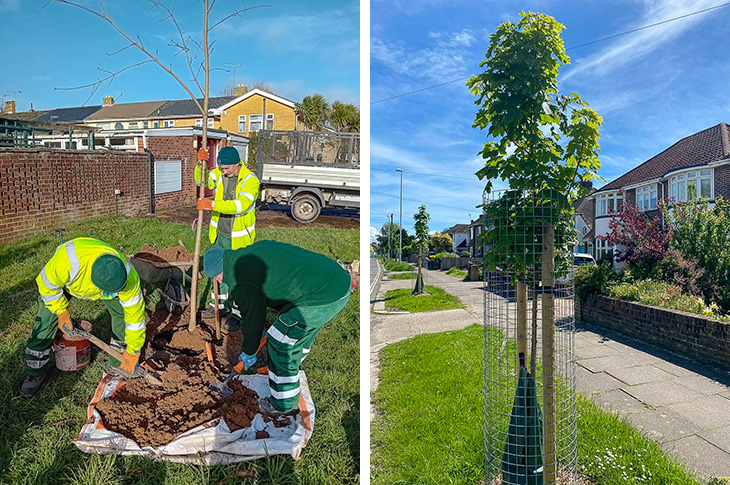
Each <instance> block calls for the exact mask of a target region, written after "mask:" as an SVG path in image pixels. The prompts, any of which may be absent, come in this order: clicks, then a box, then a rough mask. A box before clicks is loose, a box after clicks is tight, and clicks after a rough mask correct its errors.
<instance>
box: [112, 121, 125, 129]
mask: <svg viewBox="0 0 730 485" xmlns="http://www.w3.org/2000/svg"><path fill="white" fill-rule="evenodd" d="M114 129H115V130H123V129H124V125H123V124H121V123H120V122H118V121H117V122H116V123H114Z"/></svg>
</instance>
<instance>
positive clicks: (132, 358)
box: [119, 350, 139, 374]
mask: <svg viewBox="0 0 730 485" xmlns="http://www.w3.org/2000/svg"><path fill="white" fill-rule="evenodd" d="M138 363H139V354H130V353H129V352H127V351H126V350H125V351H124V352H123V353H122V365H120V366H119V367H120V368H121V369H122V370H123V371H126V372H129V373H130V374H134V371H135V370H136V369H137V364H138Z"/></svg>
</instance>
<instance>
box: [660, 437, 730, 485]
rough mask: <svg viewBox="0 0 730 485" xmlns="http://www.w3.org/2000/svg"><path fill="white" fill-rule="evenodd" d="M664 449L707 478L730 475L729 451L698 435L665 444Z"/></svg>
mask: <svg viewBox="0 0 730 485" xmlns="http://www.w3.org/2000/svg"><path fill="white" fill-rule="evenodd" d="M665 450H666V451H668V452H669V453H670V454H671V455H673V456H675V458H676V459H677V460H679V461H680V462H682V463H687V464H689V468H690V470H692V469H694V471H695V473H697V475H699V476H701V477H704V478H705V479H709V478H711V477H726V476H729V475H730V453H727V452H725V451H723V450H721V449H719V448H718V447H716V446H714V445H713V444H711V443H709V442H708V441H706V440H704V439H703V438H701V437H699V436H688V437H687V438H683V439H681V440H677V441H672V442H671V443H667V444H666V445H665Z"/></svg>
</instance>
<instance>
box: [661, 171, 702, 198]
mask: <svg viewBox="0 0 730 485" xmlns="http://www.w3.org/2000/svg"><path fill="white" fill-rule="evenodd" d="M690 188H692V189H691V190H690ZM690 193H692V194H694V197H697V196H698V195H699V196H700V197H707V198H708V199H712V198H713V188H712V170H697V171H694V172H687V173H682V174H679V175H675V176H674V177H672V178H671V179H669V195H670V197H671V198H673V199H674V201H675V202H686V201H687V200H688V199H689V198H690Z"/></svg>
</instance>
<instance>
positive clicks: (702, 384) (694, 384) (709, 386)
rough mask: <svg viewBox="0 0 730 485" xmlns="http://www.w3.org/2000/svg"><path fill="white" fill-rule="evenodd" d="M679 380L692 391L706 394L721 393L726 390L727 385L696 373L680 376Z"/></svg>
mask: <svg viewBox="0 0 730 485" xmlns="http://www.w3.org/2000/svg"><path fill="white" fill-rule="evenodd" d="M679 382H681V383H682V384H683V385H685V386H687V387H688V388H690V389H692V390H693V391H697V392H700V393H702V394H705V395H706V396H711V395H713V394H721V393H723V392H725V391H727V386H726V385H725V384H723V383H721V382H718V381H716V380H714V379H710V378H708V377H705V376H701V375H697V374H693V375H689V376H685V377H680V378H679Z"/></svg>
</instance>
